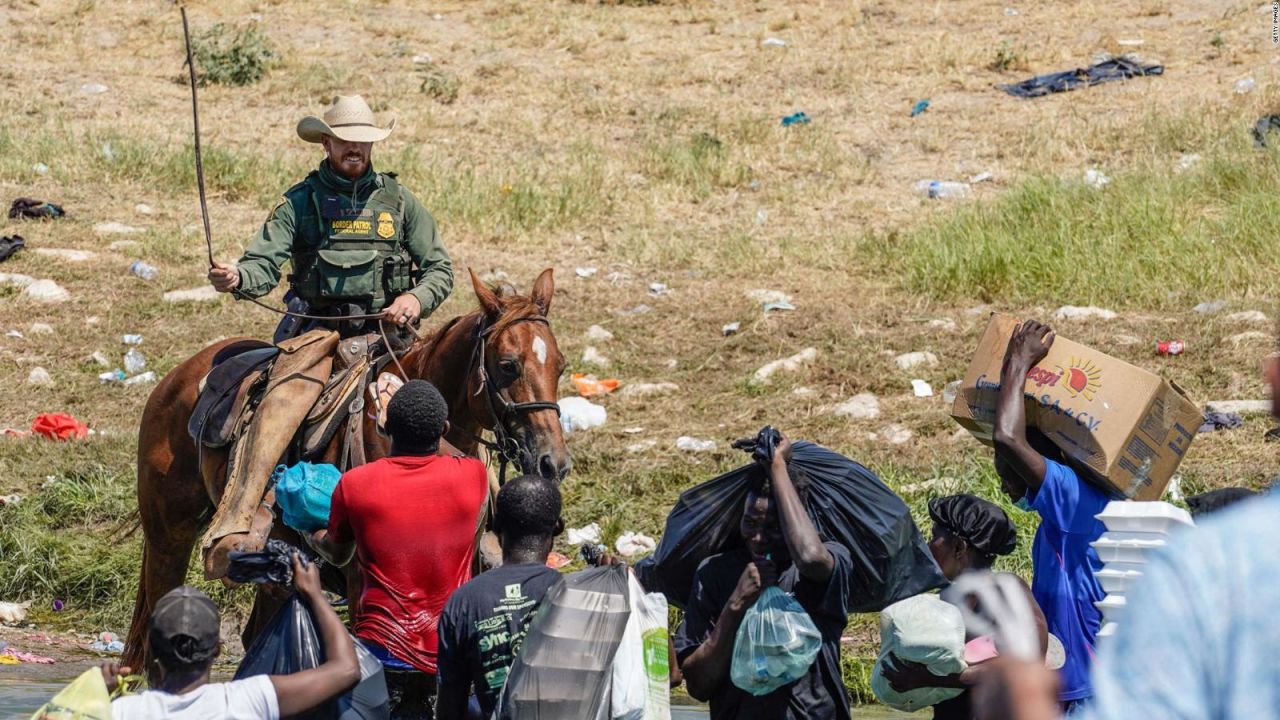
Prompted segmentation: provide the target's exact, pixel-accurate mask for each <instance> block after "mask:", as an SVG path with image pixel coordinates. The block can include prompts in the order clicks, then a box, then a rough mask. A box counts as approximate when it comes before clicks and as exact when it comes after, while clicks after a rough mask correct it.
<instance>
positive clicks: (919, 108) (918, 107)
mask: <svg viewBox="0 0 1280 720" xmlns="http://www.w3.org/2000/svg"><path fill="white" fill-rule="evenodd" d="M928 109H929V100H928V99H925V100H917V101H916V104H915V105H912V106H911V117H915V116H917V115H919V114H920V113H922V112H924V111H925V110H928Z"/></svg>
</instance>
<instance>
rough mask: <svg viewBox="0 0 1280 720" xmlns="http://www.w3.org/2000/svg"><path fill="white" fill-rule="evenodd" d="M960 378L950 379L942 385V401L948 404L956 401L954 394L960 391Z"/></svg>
mask: <svg viewBox="0 0 1280 720" xmlns="http://www.w3.org/2000/svg"><path fill="white" fill-rule="evenodd" d="M961 382H962V381H960V380H952V381H951V382H949V383H947V384H946V385H944V386H943V387H942V402H944V403H946V404H948V405H950V404H951V403H953V402H955V401H956V395H958V394H959V393H960V383H961Z"/></svg>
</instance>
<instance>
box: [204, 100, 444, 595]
mask: <svg viewBox="0 0 1280 720" xmlns="http://www.w3.org/2000/svg"><path fill="white" fill-rule="evenodd" d="M394 127H395V121H394V120H392V121H391V122H390V123H388V125H387V127H385V128H381V127H378V126H377V125H376V124H375V123H374V115H373V111H372V110H370V109H369V106H368V105H367V104H366V103H365V101H364V99H363V98H361V97H360V96H358V95H352V96H345V97H343V96H340V97H337V98H335V99H334V102H333V105H332V106H330V107H329V108H328V109H327V110H326V111H325V113H324V118H323V119H321V118H317V117H306V118H303V119H302V121H301V122H299V123H298V136H299V137H301V138H302V139H303V140H305V141H307V142H309V143H319V144H321V145H323V146H324V149H325V155H326V157H325V159H324V160H322V161H321V163H320V167H319V168H318V169H316V170H314V171H312V172H311V173H310V174H309V175H307V177H306V179H305V180H303V181H302V182H300V183H298V184H297V185H294V186H293V187H291V188H289V189H288V190H287V191H285V193H284V196H283V197H282V198H281V199H280V202H279V203H278V204H277V205H276V206H275V208H274V209H272V211H271V214H270V215H268V216H267V221H266V222H265V223H264V224H263V226H262V229H261V230H260V231H259V232H258V234H257V235H256V236H255V237H254V238H253V239H252V240H251V241H250V243H249V247H248V249H247V250H246V251H245V253H244V255H243V256H242V257H241V258H240V260H239V261H238V262H237V263H236V264H234V265H231V264H227V263H221V262H214V263H213V267H212V268H211V269H210V270H209V281H210V282H211V283H212V284H213V287H214V288H215V289H216V290H218V291H219V292H233V293H235V294H236V295H237V296H238V297H242V298H249V299H253V298H258V297H261V296H263V295H266V294H267V293H269V292H271V290H272V289H273V288H274V287H275V286H276V285H277V284H278V283H279V282H280V277H281V273H282V266H283V265H284V263H285V262H286V261H288V262H289V263H290V264H291V270H292V271H291V273H290V275H289V276H288V281H289V287H290V290H289V292H288V293H287V294H286V302H287V304H288V307H289V310H290V311H291V312H293V313H299V314H304V315H310V316H313V318H311V319H308V318H299V317H292V316H290V317H286V318H285V319H284V320H283V321H281V323H280V325H279V327H278V328H277V329H276V333H275V345H276V347H277V348H278V349H279V352H278V354H276V355H275V357H274V359H273V360H272V361H271V362H272V364H271V367H270V369H269V370H268V371H267V373H266V377H265V383H264V387H263V389H262V390H261V394H260V396H259V397H260V400H258V403H257V405H256V406H255V408H254V410H253V413H252V416H251V419H249V420H247V421H246V423H247V429H246V430H245V431H244V432H243V434H242V435H241V436H240V439H239V440H238V441H237V444H236V449H235V451H234V453H233V454H232V457H231V460H230V462H229V467H228V470H227V485H226V489H225V490H224V492H223V495H222V498H221V499H220V501H219V505H218V511H217V513H216V514H215V515H214V517H213V520H212V522H211V523H210V527H209V530H208V531H207V532H206V533H205V536H204V539H203V540H202V542H201V551H202V554H203V558H204V566H205V576H206V577H207V578H209V579H215V578H219V577H222V576H224V575H225V572H226V566H227V555H228V553H230V552H232V551H255V550H258V549H260V548H261V547H262V545H263V543H264V542H265V540H266V534H267V533H268V532H269V531H270V528H271V525H272V522H273V516H272V514H271V510H270V507H269V506H268V504H267V502H266V501H265V500H264V495H265V494H266V493H267V489H268V488H267V480H268V478H269V476H270V475H271V471H272V469H273V468H274V467H275V466H276V464H277V463H280V462H286V461H292V460H291V455H290V451H289V449H290V447H295V445H294V439H295V435H296V434H297V432H298V429H299V427H300V426H301V425H302V423H303V420H304V419H305V418H306V417H307V416H308V413H310V412H311V411H312V408H314V407H316V405H317V401H318V400H319V399H320V397H321V394H322V391H323V389H324V387H325V384H326V383H327V382H329V380H330V377H331V376H332V375H333V373H334V372H335V371H338V370H340V369H342V366H343V362H344V360H342V359H340V360H338V361H337V362H336V363H335V356H341V357H343V358H346V360H345V362H350V359H349V357H348V356H350V355H352V354H353V353H352V352H349V351H350V350H352V349H359V348H367V351H358V353H359V354H363V355H364V356H365V357H368V358H372V356H373V355H375V354H380V351H378V350H375V348H377V347H380V346H379V343H378V340H379V338H378V335H381V336H382V338H383V339H385V340H386V341H387V342H390V343H396V344H397V346H403V344H407V343H406V342H405V341H407V340H411V339H412V337H413V334H412V332H411V331H410V330H409V327H411V326H413V325H416V324H417V323H418V321H419V320H420V319H421V318H423V317H426V316H428V315H430V314H431V313H432V312H433V311H435V309H436V308H437V307H439V306H440V304H441V303H443V302H444V301H445V299H446V298H448V297H449V293H450V292H451V291H452V290H453V264H452V263H451V262H450V260H449V255H448V254H447V253H446V252H445V250H444V247H443V246H442V245H441V243H440V234H439V232H438V231H437V229H436V223H435V220H434V219H433V218H432V217H431V214H430V213H428V212H427V210H426V208H424V207H423V206H422V203H421V202H419V201H418V199H417V198H416V197H414V196H413V194H412V193H410V192H409V191H408V190H406V189H404V187H402V186H401V185H400V183H399V181H398V180H396V177H395V175H394V174H393V173H379V172H375V171H374V170H373V166H372V164H371V162H370V152H371V150H372V146H373V143H375V142H378V141H380V140H383V139H385V138H386V137H387V136H388V135H390V134H391V130H392V129H393V128H394ZM372 314H378V315H380V317H379V318H378V319H376V320H372V321H369V320H368V319H367V318H366V319H345V320H344V319H342V318H344V317H347V318H350V317H351V316H358V315H372ZM315 316H320V317H325V318H333V320H317V319H314V317H315ZM382 323H386V324H387V325H390V326H391V328H392V329H393V331H394V332H393V333H392V336H391V337H387V335H386V334H385V333H383V332H381V331H382V329H383V328H381V327H379V325H380V324H382ZM375 334H377V335H375ZM357 336H364V337H363V339H359V338H358V337H357ZM340 340H341V342H342V343H343V350H344V351H347V352H345V354H344V353H339V352H338V347H339V341H340ZM348 345H350V346H351V347H350V348H348V347H347V346H348ZM396 349H398V347H397V348H383V350H385V351H395V350H396ZM366 365H367V364H366ZM352 462H357V461H355V460H353V461H352Z"/></svg>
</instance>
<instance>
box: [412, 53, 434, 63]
mask: <svg viewBox="0 0 1280 720" xmlns="http://www.w3.org/2000/svg"><path fill="white" fill-rule="evenodd" d="M411 59H412V60H413V64H414V65H426V64H428V63H431V62H434V61H433V60H432V59H431V55H429V54H427V53H418V54H417V55H414V56H413V58H411Z"/></svg>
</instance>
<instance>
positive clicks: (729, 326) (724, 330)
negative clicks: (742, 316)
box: [720, 322, 742, 337]
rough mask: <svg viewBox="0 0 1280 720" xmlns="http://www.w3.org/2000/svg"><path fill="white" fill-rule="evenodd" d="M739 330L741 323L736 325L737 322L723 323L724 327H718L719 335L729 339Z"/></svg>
mask: <svg viewBox="0 0 1280 720" xmlns="http://www.w3.org/2000/svg"><path fill="white" fill-rule="evenodd" d="M741 328H742V323H737V322H731V323H725V324H724V325H721V326H720V334H721V335H723V336H725V337H729V336H730V335H736V334H737V333H738V330H739V329H741Z"/></svg>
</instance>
